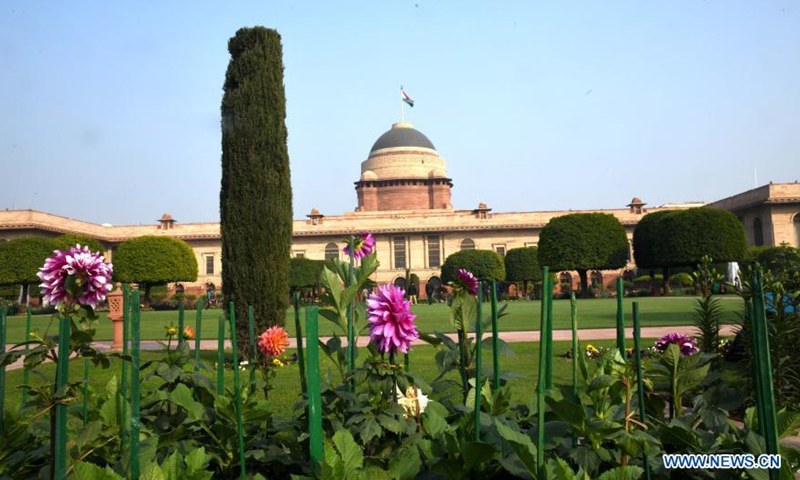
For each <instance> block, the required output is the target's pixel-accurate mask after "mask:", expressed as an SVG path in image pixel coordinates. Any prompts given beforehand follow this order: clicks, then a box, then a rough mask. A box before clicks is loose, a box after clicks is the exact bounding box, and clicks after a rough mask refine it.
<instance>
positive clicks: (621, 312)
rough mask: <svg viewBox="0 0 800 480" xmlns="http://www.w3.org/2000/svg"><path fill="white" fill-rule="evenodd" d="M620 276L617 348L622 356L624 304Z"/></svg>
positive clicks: (623, 347)
mask: <svg viewBox="0 0 800 480" xmlns="http://www.w3.org/2000/svg"><path fill="white" fill-rule="evenodd" d="M623 288H624V287H623V284H622V277H617V348H618V349H619V354H620V355H622V358H626V356H625V306H624V304H623V301H624V298H623V297H624V292H623Z"/></svg>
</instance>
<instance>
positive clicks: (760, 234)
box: [753, 217, 764, 247]
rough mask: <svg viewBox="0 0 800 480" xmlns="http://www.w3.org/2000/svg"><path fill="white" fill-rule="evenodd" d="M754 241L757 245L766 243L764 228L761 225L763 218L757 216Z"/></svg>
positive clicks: (754, 226) (754, 224)
mask: <svg viewBox="0 0 800 480" xmlns="http://www.w3.org/2000/svg"><path fill="white" fill-rule="evenodd" d="M753 243H755V244H756V246H757V247H760V246H761V245H764V228H763V226H762V225H761V219H760V218H757V217H756V219H755V220H753Z"/></svg>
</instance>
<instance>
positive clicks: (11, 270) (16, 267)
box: [0, 237, 55, 303]
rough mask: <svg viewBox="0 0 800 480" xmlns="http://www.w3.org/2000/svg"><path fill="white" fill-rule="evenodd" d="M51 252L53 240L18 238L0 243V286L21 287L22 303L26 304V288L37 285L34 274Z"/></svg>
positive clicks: (53, 247)
mask: <svg viewBox="0 0 800 480" xmlns="http://www.w3.org/2000/svg"><path fill="white" fill-rule="evenodd" d="M53 250H55V244H54V243H53V240H52V239H49V238H43V237H19V238H14V239H11V240H9V241H8V242H3V243H0V285H22V296H23V299H22V301H23V303H27V298H28V287H29V285H34V284H38V283H39V277H37V276H36V273H37V272H38V271H39V269H40V268H42V266H43V265H44V261H45V260H46V259H47V258H48V257H49V256H50V255H52V254H53Z"/></svg>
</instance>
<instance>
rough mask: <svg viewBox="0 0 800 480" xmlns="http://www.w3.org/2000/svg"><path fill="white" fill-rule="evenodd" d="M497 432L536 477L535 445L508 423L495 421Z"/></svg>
mask: <svg viewBox="0 0 800 480" xmlns="http://www.w3.org/2000/svg"><path fill="white" fill-rule="evenodd" d="M496 426H497V433H499V434H500V436H501V437H502V438H503V439H505V440H506V441H507V442H508V444H509V446H511V449H512V450H513V451H514V453H515V454H516V455H517V457H519V459H520V461H521V462H522V464H523V465H524V466H525V468H526V469H527V470H528V473H530V474H531V475H532V476H533V477H536V447H535V446H534V444H533V440H531V438H530V437H529V436H528V435H525V434H524V433H522V432H520V431H518V430H515V429H513V428H511V427H509V426H508V425H506V424H504V423H500V422H496Z"/></svg>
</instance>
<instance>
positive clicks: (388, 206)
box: [356, 123, 453, 212]
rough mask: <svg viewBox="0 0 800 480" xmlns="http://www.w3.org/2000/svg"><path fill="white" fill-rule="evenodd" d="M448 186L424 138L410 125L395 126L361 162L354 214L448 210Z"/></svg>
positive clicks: (442, 163) (444, 169)
mask: <svg viewBox="0 0 800 480" xmlns="http://www.w3.org/2000/svg"><path fill="white" fill-rule="evenodd" d="M452 186H453V182H452V180H451V179H450V178H448V177H447V166H446V164H445V161H444V159H443V158H441V157H440V156H439V154H438V153H437V152H436V148H435V147H434V146H433V143H432V142H431V141H430V140H429V139H428V137H426V136H425V134H423V133H422V132H420V131H419V130H415V129H414V126H413V125H411V124H410V123H395V124H394V125H392V128H391V129H389V131H387V132H386V133H384V134H383V135H381V136H380V137H379V138H378V140H376V141H375V144H374V145H372V149H370V151H369V157H368V158H367V159H366V160H364V161H363V162H362V163H361V177H360V178H359V180H358V182H356V192H358V207H357V208H356V211H358V212H374V211H385V210H420V209H452V208H453V206H452V205H451V204H450V188H451V187H452Z"/></svg>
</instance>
